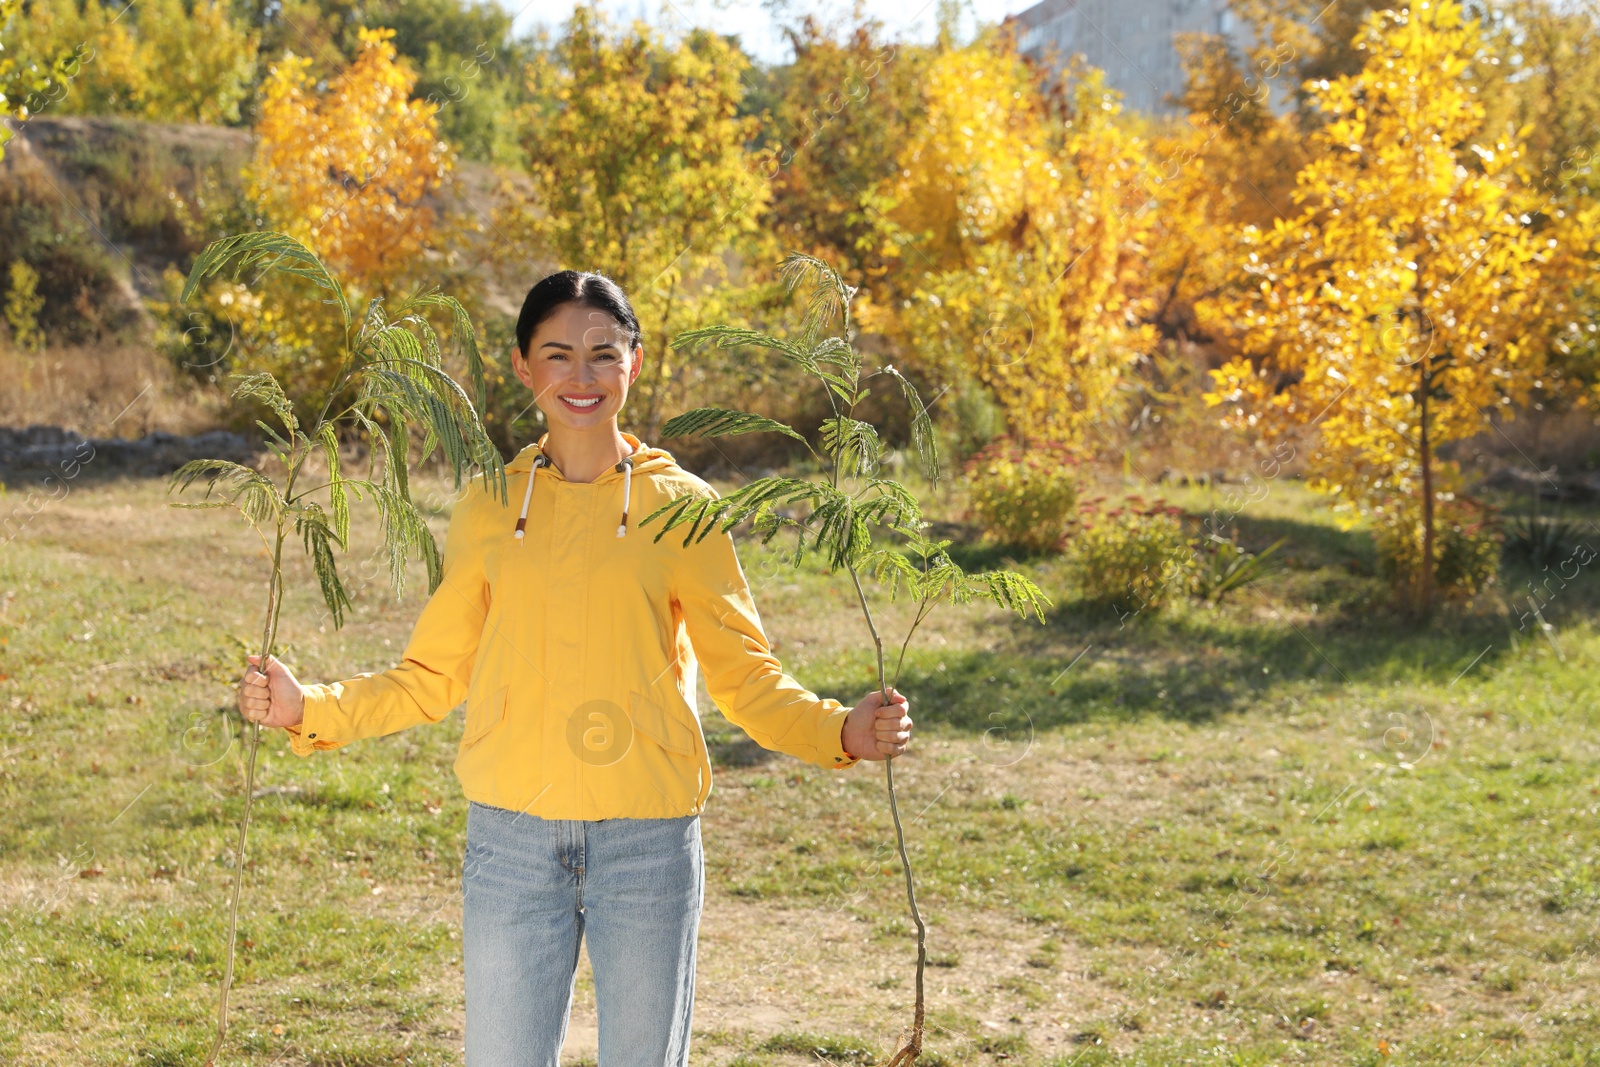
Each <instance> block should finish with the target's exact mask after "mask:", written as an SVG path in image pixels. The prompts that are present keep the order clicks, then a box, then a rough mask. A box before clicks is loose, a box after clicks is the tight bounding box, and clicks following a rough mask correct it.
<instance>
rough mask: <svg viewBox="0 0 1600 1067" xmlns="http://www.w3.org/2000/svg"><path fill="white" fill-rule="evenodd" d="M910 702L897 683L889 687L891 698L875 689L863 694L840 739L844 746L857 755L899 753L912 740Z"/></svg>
mask: <svg viewBox="0 0 1600 1067" xmlns="http://www.w3.org/2000/svg"><path fill="white" fill-rule="evenodd" d="M910 710H911V702H910V701H909V700H907V699H906V698H905V695H904V694H903V693H900V692H897V691H896V690H895V688H894V686H890V687H889V702H888V703H887V704H886V703H884V700H883V693H882V691H880V690H877V689H874V690H873V691H872V692H870V693H868V694H867V695H866V696H864V697H862V698H861V703H859V704H857V705H856V706H855V708H854V709H853V710H851V712H850V714H849V715H848V716H846V717H845V720H844V732H843V733H842V734H841V735H840V738H839V739H840V741H842V742H843V743H844V750H845V751H846V752H848V753H849V754H850V755H851V756H854V757H855V758H857V759H864V760H884V759H888V758H889V757H890V756H898V755H900V754H901V753H902V752H904V751H905V750H906V748H907V747H908V746H909V745H910V743H911V716H910V715H909V714H907V713H908V712H909V711H910Z"/></svg>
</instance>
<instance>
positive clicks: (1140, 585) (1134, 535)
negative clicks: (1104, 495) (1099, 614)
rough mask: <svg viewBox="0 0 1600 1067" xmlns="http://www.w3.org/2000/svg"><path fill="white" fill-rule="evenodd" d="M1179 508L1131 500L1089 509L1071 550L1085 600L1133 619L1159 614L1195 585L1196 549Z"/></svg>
mask: <svg viewBox="0 0 1600 1067" xmlns="http://www.w3.org/2000/svg"><path fill="white" fill-rule="evenodd" d="M1178 515H1179V511H1178V509H1177V508H1174V507H1169V506H1167V505H1164V504H1154V505H1150V506H1146V505H1145V504H1144V502H1143V501H1142V500H1140V499H1139V498H1138V497H1130V498H1129V499H1128V501H1127V502H1125V503H1124V505H1123V506H1122V507H1120V508H1113V509H1112V510H1110V511H1106V512H1104V513H1096V512H1095V511H1094V510H1093V506H1092V505H1091V506H1090V508H1089V509H1086V514H1085V516H1084V519H1083V523H1084V525H1083V529H1082V531H1081V532H1080V533H1079V534H1078V535H1077V536H1076V537H1074V538H1073V540H1072V545H1071V549H1070V555H1071V558H1072V562H1073V566H1074V569H1075V570H1076V572H1077V577H1078V584H1079V589H1080V592H1081V596H1082V598H1083V599H1084V600H1086V601H1089V602H1090V603H1094V604H1099V605H1103V606H1107V607H1115V608H1116V609H1117V612H1118V614H1120V615H1122V616H1124V617H1127V616H1129V615H1137V614H1139V613H1141V612H1145V611H1151V612H1154V611H1159V610H1161V609H1162V608H1163V607H1165V606H1166V605H1167V604H1168V603H1169V602H1170V601H1171V599H1172V597H1173V596H1174V595H1175V594H1177V595H1181V594H1182V593H1183V592H1184V591H1185V589H1186V587H1187V586H1188V584H1189V571H1190V569H1191V568H1192V567H1193V566H1194V549H1193V547H1192V546H1191V544H1190V542H1189V539H1188V537H1186V536H1185V535H1184V532H1183V525H1182V524H1181V523H1180V522H1179V521H1178Z"/></svg>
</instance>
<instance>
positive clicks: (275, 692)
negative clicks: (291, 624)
mask: <svg viewBox="0 0 1600 1067" xmlns="http://www.w3.org/2000/svg"><path fill="white" fill-rule="evenodd" d="M246 658H247V659H249V661H250V666H249V667H247V668H245V672H244V678H243V679H242V680H241V681H240V682H239V714H240V715H242V716H244V720H245V721H246V722H258V723H260V724H261V725H263V726H299V725H300V720H302V719H304V718H305V713H306V694H305V690H304V689H303V688H301V686H300V683H299V682H297V681H295V678H294V675H293V674H292V673H290V671H289V668H288V667H285V666H284V665H283V661H282V660H280V659H278V657H277V656H270V657H268V659H267V673H266V674H262V673H261V668H260V663H261V657H260V656H248V657H246Z"/></svg>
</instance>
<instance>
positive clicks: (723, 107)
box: [495, 4, 769, 437]
mask: <svg viewBox="0 0 1600 1067" xmlns="http://www.w3.org/2000/svg"><path fill="white" fill-rule="evenodd" d="M749 65H750V63H749V60H748V59H747V58H746V57H745V56H744V54H743V53H741V52H740V51H739V50H738V49H737V48H735V47H734V46H733V45H732V44H730V43H729V42H728V41H727V40H726V39H725V38H723V37H722V36H720V35H719V34H716V33H713V32H710V31H708V30H701V29H696V30H693V31H690V32H689V33H687V34H685V35H684V36H683V38H682V39H681V40H680V41H678V42H677V43H675V44H668V43H667V42H666V41H665V40H664V39H663V38H662V37H661V36H660V35H659V34H658V33H657V32H656V31H655V30H654V29H652V28H651V27H650V26H649V25H648V24H646V23H643V22H635V23H633V25H632V27H631V28H630V29H628V30H626V31H622V32H620V33H618V32H614V31H613V30H612V28H611V27H609V26H608V25H607V23H606V20H605V17H604V15H603V14H602V12H601V11H600V10H599V9H598V8H597V7H595V6H593V5H592V4H580V5H578V6H577V7H576V8H575V9H574V11H573V14H572V18H571V19H570V21H568V23H567V24H566V27H565V30H564V32H563V33H562V35H561V37H560V38H559V39H558V40H557V41H555V42H554V45H553V47H552V48H550V49H549V50H548V51H546V52H543V53H541V54H540V55H538V56H537V57H536V59H535V60H534V61H533V62H532V63H530V65H529V67H528V87H529V91H530V93H531V95H532V97H533V101H534V102H533V103H530V104H529V105H527V106H526V107H525V108H524V109H523V110H522V111H520V112H519V113H518V114H517V116H516V123H517V125H518V127H519V128H520V129H521V130H522V131H523V141H522V147H523V150H524V152H525V154H526V157H527V160H528V169H527V172H526V173H527V177H528V178H529V179H530V181H528V182H526V183H524V184H517V183H509V182H508V183H507V184H506V186H505V187H504V192H505V198H506V200H507V203H506V206H505V207H504V208H503V209H502V210H501V211H500V212H499V213H498V217H497V219H496V224H495V232H496V234H497V235H501V234H503V235H505V236H506V237H507V238H509V239H511V240H517V241H526V242H528V244H529V246H530V248H531V249H536V250H539V251H540V252H542V253H544V254H546V255H548V256H549V257H550V258H552V259H553V260H554V261H555V263H556V264H557V265H558V266H559V267H560V268H572V269H579V270H592V271H597V272H600V273H603V274H605V275H607V276H608V277H610V278H611V279H612V280H614V281H616V282H617V284H619V285H621V286H622V287H623V288H624V289H625V290H626V291H627V292H628V294H629V296H630V297H631V299H632V300H633V303H634V308H635V310H636V312H637V313H638V315H639V322H640V325H641V327H642V328H643V330H644V334H645V337H646V345H647V346H651V345H652V344H653V345H654V347H653V348H651V349H650V351H651V352H652V354H653V356H654V362H653V366H652V365H650V364H647V365H646V368H645V370H644V372H643V373H642V374H641V375H640V377H639V379H638V381H637V383H636V384H635V389H636V390H637V393H638V399H637V403H638V404H639V414H638V417H639V419H640V422H641V424H642V430H643V433H644V435H645V436H646V437H648V436H651V435H653V434H654V433H655V432H656V429H657V427H659V425H660V423H661V421H662V419H663V417H664V416H665V415H667V414H670V413H671V412H672V410H674V409H675V408H676V407H681V406H682V401H683V400H684V398H685V395H686V391H685V387H686V385H687V379H686V376H685V374H684V373H683V371H684V369H685V368H684V367H683V366H681V365H680V364H679V362H678V360H677V359H676V358H675V357H674V356H673V354H672V353H671V352H670V350H668V349H667V347H666V343H667V341H669V340H670V339H671V338H672V337H674V336H676V335H677V334H679V333H681V332H682V331H684V330H685V329H689V328H691V327H693V326H696V325H700V324H701V323H702V322H704V321H706V320H707V319H709V318H710V317H712V316H720V315H722V314H723V313H724V309H725V305H724V303H723V301H725V300H726V299H727V296H726V293H725V292H724V289H723V287H724V283H725V282H726V281H727V279H728V269H727V261H728V258H729V257H730V255H733V254H736V253H737V252H738V250H740V249H741V248H742V247H745V245H746V243H747V242H750V241H752V240H754V239H756V238H757V237H759V220H760V218H761V212H762V209H763V208H764V207H765V205H766V202H767V197H768V196H769V189H768V185H767V182H766V181H765V180H764V179H763V178H762V177H761V176H760V174H759V173H758V168H757V167H756V166H754V165H753V162H752V160H751V159H750V158H749V156H748V153H747V150H746V145H747V144H748V143H749V142H750V141H751V139H752V138H753V137H754V136H755V133H756V122H757V120H756V119H755V118H754V117H753V116H740V115H739V114H738V113H737V112H738V105H739V100H740V96H741V93H742V91H743V89H742V85H741V80H740V79H741V76H742V74H743V73H744V71H745V70H746V69H747V68H748V67H749ZM652 339H653V341H652Z"/></svg>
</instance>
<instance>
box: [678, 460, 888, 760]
mask: <svg viewBox="0 0 1600 1067" xmlns="http://www.w3.org/2000/svg"><path fill="white" fill-rule="evenodd" d="M711 495H712V496H713V497H715V496H717V493H716V490H714V489H713V490H711ZM680 529H683V530H684V531H685V533H687V531H688V527H687V526H684V527H680ZM675 535H676V536H677V537H678V539H679V541H678V543H679V544H682V537H683V535H682V534H677V533H676V531H674V532H673V533H669V534H667V535H666V536H667V537H672V536H675ZM680 559H681V563H680V566H679V568H678V573H677V578H676V582H675V584H674V589H673V597H674V599H675V600H676V601H677V602H678V606H679V609H680V610H681V611H682V613H683V620H684V626H685V628H686V629H687V630H688V633H689V642H690V644H691V645H692V646H693V648H694V654H695V658H696V659H697V660H699V661H700V664H701V666H702V667H703V668H704V670H705V678H706V691H707V692H708V693H710V694H711V699H712V700H713V701H714V702H715V703H716V705H717V708H718V709H719V710H720V711H721V712H722V714H723V715H725V716H727V718H728V721H729V722H732V723H733V724H734V725H735V726H738V727H739V728H740V729H742V730H744V731H745V733H747V734H749V735H750V737H751V738H752V739H753V740H754V741H755V742H756V743H757V744H759V745H760V746H761V747H762V748H767V749H772V750H775V751H778V752H786V753H788V754H789V755H791V756H794V757H795V758H797V759H801V760H804V761H805V762H807V763H811V764H815V765H817V766H819V767H828V768H844V767H851V766H854V765H855V763H856V762H857V760H856V758H855V757H853V756H851V755H849V754H848V753H847V752H845V750H844V746H843V744H842V742H841V740H840V735H841V733H842V732H843V730H844V721H845V718H846V717H847V716H848V715H849V714H850V712H851V710H852V709H851V708H848V707H846V706H844V705H843V704H841V703H840V702H839V701H837V700H834V699H833V698H832V697H818V696H817V695H816V694H815V693H812V692H811V691H809V690H808V689H806V688H805V687H804V686H802V685H801V684H800V683H799V682H797V681H795V679H794V678H792V677H790V676H789V675H788V674H786V673H785V672H784V670H783V667H782V665H781V664H780V663H779V662H778V658H777V657H776V656H775V655H773V653H772V648H771V645H770V644H769V643H768V641H767V636H766V634H765V633H764V632H763V630H762V628H761V617H760V615H758V614H757V612H756V605H755V600H754V598H753V597H752V596H751V595H750V586H749V584H748V583H747V582H746V581H745V577H744V570H743V568H741V567H740V565H739V556H738V553H737V552H736V551H735V550H734V544H733V536H732V535H731V534H730V533H727V532H724V531H722V530H720V529H715V528H713V529H712V530H711V532H710V533H708V534H706V535H705V537H704V539H702V540H698V541H691V542H690V544H689V545H688V546H687V547H685V548H684V549H683V551H682V555H681V557H680Z"/></svg>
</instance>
